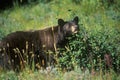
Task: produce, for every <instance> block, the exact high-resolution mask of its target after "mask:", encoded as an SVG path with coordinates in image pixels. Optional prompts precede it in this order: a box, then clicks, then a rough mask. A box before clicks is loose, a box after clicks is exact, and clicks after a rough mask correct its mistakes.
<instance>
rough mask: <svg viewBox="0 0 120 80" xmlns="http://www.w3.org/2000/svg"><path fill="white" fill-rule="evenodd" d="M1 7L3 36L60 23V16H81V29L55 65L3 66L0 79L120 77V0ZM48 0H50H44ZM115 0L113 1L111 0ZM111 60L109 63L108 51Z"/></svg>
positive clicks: (94, 79)
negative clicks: (38, 67)
mask: <svg viewBox="0 0 120 80" xmlns="http://www.w3.org/2000/svg"><path fill="white" fill-rule="evenodd" d="M29 1H31V2H30V4H26V5H22V6H20V5H18V4H17V3H16V4H14V7H12V8H9V9H6V10H4V11H3V10H2V11H0V40H1V39H2V38H3V37H4V36H6V35H7V34H9V33H11V32H15V31H22V30H24V31H25V30H38V29H43V28H47V27H50V26H54V25H57V20H58V19H59V18H62V19H64V20H71V19H72V18H73V17H75V16H76V15H77V16H78V17H79V19H80V22H79V25H80V31H79V33H78V34H76V35H74V36H72V37H69V39H70V41H69V44H67V45H66V48H65V49H60V55H61V57H60V58H59V59H57V61H58V64H57V65H56V68H54V69H55V70H54V69H53V70H51V71H50V72H49V71H47V70H45V71H42V70H38V71H33V70H30V69H29V68H27V67H26V68H25V70H24V71H22V72H20V73H15V72H14V71H4V70H0V80H119V79H120V75H119V73H120V1H119V0H64V1H63V0H51V1H49V0H48V1H49V2H44V1H42V0H36V1H37V2H35V3H34V2H32V1H34V0H29ZM45 1H47V0H45ZM110 1H114V2H110ZM106 54H107V55H110V56H111V58H112V61H111V62H110V63H111V64H110V65H106V61H105V55H106Z"/></svg>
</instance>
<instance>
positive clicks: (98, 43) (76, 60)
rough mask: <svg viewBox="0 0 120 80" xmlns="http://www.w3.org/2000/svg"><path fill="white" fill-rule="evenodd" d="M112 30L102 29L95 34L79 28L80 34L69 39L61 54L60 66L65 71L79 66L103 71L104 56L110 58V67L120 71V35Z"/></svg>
mask: <svg viewBox="0 0 120 80" xmlns="http://www.w3.org/2000/svg"><path fill="white" fill-rule="evenodd" d="M119 33H120V32H119V31H118V30H116V29H114V28H110V29H108V28H103V29H102V30H100V31H97V33H95V31H94V30H91V31H87V30H86V29H85V28H84V27H82V26H81V27H80V32H79V33H78V34H76V35H75V36H73V37H70V38H69V39H70V41H69V44H68V46H67V48H66V50H67V51H66V50H64V51H65V52H64V51H63V52H62V54H61V55H62V57H60V60H59V62H60V65H61V66H64V67H66V68H67V69H69V68H70V69H71V68H74V67H75V66H79V67H81V68H89V69H92V68H94V69H96V70H100V69H105V68H106V65H105V59H104V55H105V54H110V55H111V57H112V66H113V69H114V70H116V71H118V72H119V71H120V66H119V65H120V56H119V55H120V53H119V52H120V43H119V39H120V35H119Z"/></svg>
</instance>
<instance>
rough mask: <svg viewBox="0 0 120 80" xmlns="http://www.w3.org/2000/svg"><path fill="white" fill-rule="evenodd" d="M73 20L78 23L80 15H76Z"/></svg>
mask: <svg viewBox="0 0 120 80" xmlns="http://www.w3.org/2000/svg"><path fill="white" fill-rule="evenodd" d="M73 21H75V23H76V24H78V22H79V18H78V16H76V17H75V18H74V19H73Z"/></svg>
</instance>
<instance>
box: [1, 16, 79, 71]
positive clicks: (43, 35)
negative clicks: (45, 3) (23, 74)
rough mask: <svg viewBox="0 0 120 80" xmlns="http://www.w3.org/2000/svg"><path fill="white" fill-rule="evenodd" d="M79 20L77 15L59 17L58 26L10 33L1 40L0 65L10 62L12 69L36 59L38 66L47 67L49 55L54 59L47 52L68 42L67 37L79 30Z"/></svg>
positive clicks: (53, 50) (52, 58)
mask: <svg viewBox="0 0 120 80" xmlns="http://www.w3.org/2000/svg"><path fill="white" fill-rule="evenodd" d="M78 22H79V19H78V17H77V16H76V17H75V18H74V19H73V20H71V21H64V20H63V19H58V25H57V26H53V27H50V28H46V29H43V30H35V31H17V32H13V33H11V34H8V35H7V36H6V37H5V38H3V39H2V41H0V47H1V49H0V53H1V54H0V66H1V65H2V66H3V64H4V66H7V64H8V63H9V64H10V65H11V66H12V69H15V70H16V69H22V68H23V67H24V66H25V64H26V62H28V65H29V64H31V62H32V61H33V60H34V62H35V66H36V67H40V66H42V67H46V66H47V57H49V58H50V59H51V61H53V60H54V57H53V56H52V55H50V56H47V55H48V54H47V53H45V52H47V51H52V52H55V51H57V48H61V47H64V46H65V44H66V43H67V42H68V40H67V39H66V37H68V36H71V35H72V34H75V33H77V32H78V30H79V25H78ZM5 59H6V60H7V62H6V60H5ZM3 60H4V61H3ZM5 63H6V64H5ZM10 68H11V67H10Z"/></svg>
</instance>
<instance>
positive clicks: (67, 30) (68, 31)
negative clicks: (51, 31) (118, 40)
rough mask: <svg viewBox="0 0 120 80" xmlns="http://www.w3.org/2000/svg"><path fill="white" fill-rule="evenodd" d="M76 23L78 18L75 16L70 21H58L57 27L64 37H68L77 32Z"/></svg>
mask: <svg viewBox="0 0 120 80" xmlns="http://www.w3.org/2000/svg"><path fill="white" fill-rule="evenodd" d="M78 21H79V19H78V16H76V17H75V18H74V19H73V20H71V21H64V20H63V19H58V25H59V26H60V30H61V32H63V34H64V36H70V35H72V34H75V33H77V32H78V31H79V25H78Z"/></svg>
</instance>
